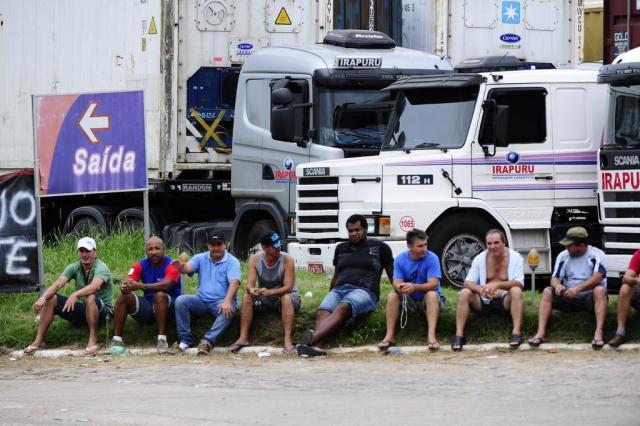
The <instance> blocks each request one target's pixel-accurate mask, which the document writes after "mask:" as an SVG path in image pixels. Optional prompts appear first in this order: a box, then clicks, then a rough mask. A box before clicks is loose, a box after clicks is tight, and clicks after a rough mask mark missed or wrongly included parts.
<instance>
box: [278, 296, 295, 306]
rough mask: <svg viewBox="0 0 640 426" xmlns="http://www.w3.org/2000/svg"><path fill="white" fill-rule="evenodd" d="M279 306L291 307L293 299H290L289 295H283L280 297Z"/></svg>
mask: <svg viewBox="0 0 640 426" xmlns="http://www.w3.org/2000/svg"><path fill="white" fill-rule="evenodd" d="M280 306H282V307H285V306H293V298H292V297H291V293H287V294H283V295H282V296H280Z"/></svg>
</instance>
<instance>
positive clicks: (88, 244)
mask: <svg viewBox="0 0 640 426" xmlns="http://www.w3.org/2000/svg"><path fill="white" fill-rule="evenodd" d="M81 248H83V249H87V250H89V251H91V250H95V249H96V241H95V240H94V239H93V238H91V237H82V238H80V239H79V240H78V250H80V249H81Z"/></svg>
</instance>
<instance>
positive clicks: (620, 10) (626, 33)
mask: <svg viewBox="0 0 640 426" xmlns="http://www.w3.org/2000/svg"><path fill="white" fill-rule="evenodd" d="M629 40H631V42H630V43H629ZM603 44H604V54H603V60H604V63H605V64H610V63H611V62H612V61H613V59H614V58H615V57H616V56H618V55H619V54H621V53H624V52H626V51H628V50H630V49H633V48H634V47H638V46H640V0H605V1H604V39H603Z"/></svg>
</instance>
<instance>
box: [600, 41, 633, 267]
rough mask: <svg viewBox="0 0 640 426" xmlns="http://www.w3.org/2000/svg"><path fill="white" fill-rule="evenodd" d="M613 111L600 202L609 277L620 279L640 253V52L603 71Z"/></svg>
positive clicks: (603, 157) (603, 153)
mask: <svg viewBox="0 0 640 426" xmlns="http://www.w3.org/2000/svg"><path fill="white" fill-rule="evenodd" d="M598 82H599V83H603V84H608V85H609V102H608V104H609V111H608V118H607V126H606V131H605V133H604V140H603V143H602V147H601V148H600V155H599V156H598V168H599V173H598V189H599V190H598V197H599V206H600V209H599V213H600V222H601V224H602V225H603V230H602V231H603V245H604V251H605V253H606V254H607V262H608V268H607V272H608V274H609V275H610V276H611V277H620V276H621V274H624V272H625V271H626V269H627V267H628V265H629V260H630V259H631V255H632V254H633V253H634V251H635V250H637V249H639V248H640V208H639V206H640V48H636V49H633V50H630V51H628V52H625V53H623V54H621V55H620V56H618V57H617V58H616V59H615V60H614V61H613V63H611V64H610V65H605V66H603V67H602V68H601V69H600V73H599V75H598Z"/></svg>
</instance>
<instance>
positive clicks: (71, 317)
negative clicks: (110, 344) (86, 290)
mask: <svg viewBox="0 0 640 426" xmlns="http://www.w3.org/2000/svg"><path fill="white" fill-rule="evenodd" d="M56 296H57V302H56V307H55V309H54V310H53V313H54V314H55V315H58V316H59V317H60V318H64V319H66V320H67V321H69V322H70V323H71V324H73V325H75V326H76V327H81V326H83V325H87V316H86V313H85V305H84V302H76V304H75V305H74V307H73V311H67V312H62V308H63V307H64V304H65V303H66V302H67V300H69V298H68V297H67V296H63V295H62V294H56ZM95 301H96V302H95V303H96V304H97V305H98V318H99V321H100V324H102V323H104V321H105V320H106V319H107V315H111V314H112V312H111V311H110V310H109V307H108V306H107V305H105V304H104V302H103V301H102V300H101V299H100V298H99V297H98V296H96V297H95Z"/></svg>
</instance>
